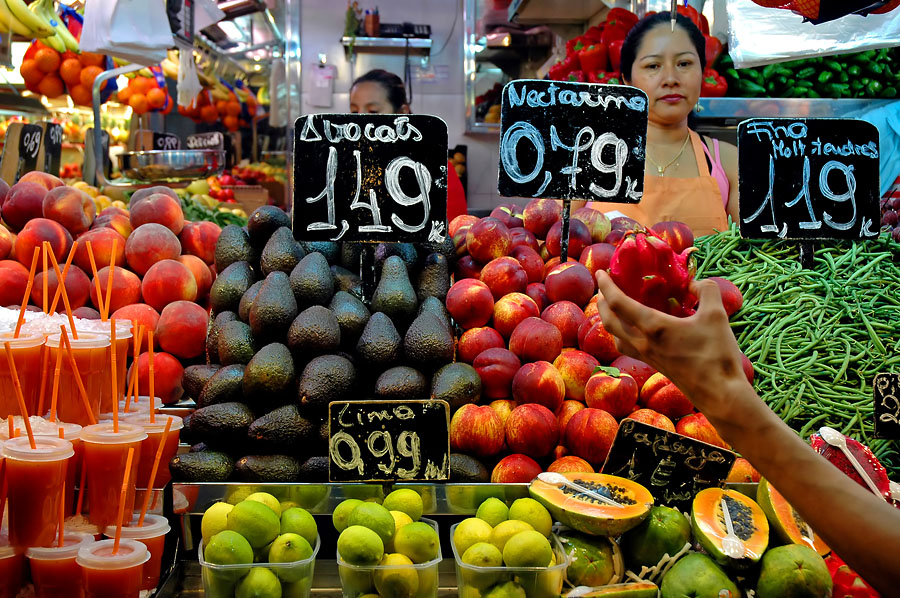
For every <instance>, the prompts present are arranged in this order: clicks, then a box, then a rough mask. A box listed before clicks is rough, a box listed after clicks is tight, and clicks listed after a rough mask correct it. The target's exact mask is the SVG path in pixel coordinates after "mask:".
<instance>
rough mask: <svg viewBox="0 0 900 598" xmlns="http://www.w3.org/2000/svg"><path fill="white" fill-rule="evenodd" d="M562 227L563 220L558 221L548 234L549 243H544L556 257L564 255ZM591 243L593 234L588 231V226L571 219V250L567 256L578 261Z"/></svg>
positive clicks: (569, 249)
mask: <svg viewBox="0 0 900 598" xmlns="http://www.w3.org/2000/svg"><path fill="white" fill-rule="evenodd" d="M562 225H563V222H562V220H558V221H557V222H556V223H555V224H554V225H553V226H551V227H550V230H549V231H548V232H547V241H546V242H545V243H544V244H545V245H546V246H547V251H548V252H550V255H552V256H554V257H556V256H558V255H562ZM591 242H592V239H591V232H590V231H589V230H588V227H587V225H585V223H584V222H582V221H581V220H576V219H575V218H571V219H569V248H568V250H567V252H566V255H568V256H569V258H570V259H576V258H577V257H578V256H580V255H581V252H582V251H584V248H585V247H588V246H589V245H590V244H591Z"/></svg>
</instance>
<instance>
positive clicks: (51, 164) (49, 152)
mask: <svg viewBox="0 0 900 598" xmlns="http://www.w3.org/2000/svg"><path fill="white" fill-rule="evenodd" d="M40 126H41V128H42V129H43V132H44V134H43V138H44V145H43V147H42V148H41V152H40V154H39V155H38V166H37V168H38V170H41V171H43V172H46V173H49V174H52V175H53V176H59V168H60V159H61V157H62V140H63V130H62V127H61V126H60V125H57V124H56V123H50V122H43V123H41V125H40Z"/></svg>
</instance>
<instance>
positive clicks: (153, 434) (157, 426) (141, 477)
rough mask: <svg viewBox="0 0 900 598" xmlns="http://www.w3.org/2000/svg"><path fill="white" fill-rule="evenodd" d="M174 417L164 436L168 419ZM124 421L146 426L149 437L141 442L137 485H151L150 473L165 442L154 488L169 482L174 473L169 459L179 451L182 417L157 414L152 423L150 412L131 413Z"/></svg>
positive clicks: (145, 429)
mask: <svg viewBox="0 0 900 598" xmlns="http://www.w3.org/2000/svg"><path fill="white" fill-rule="evenodd" d="M169 418H172V425H171V426H170V427H169V433H168V434H166V435H165V437H163V433H164V432H165V431H166V421H167V420H168V419H169ZM124 421H125V422H126V423H129V424H136V425H138V426H141V427H143V428H144V432H146V434H147V439H146V440H144V442H143V443H142V444H141V462H140V463H139V464H138V475H137V487H138V488H149V487H150V474H151V473H152V470H153V461H154V460H155V459H156V451H157V450H158V449H159V445H160V444H163V452H162V457H161V458H160V460H159V468H158V469H157V471H156V480H155V481H154V483H153V487H154V488H162V487H164V486H165V485H166V484H168V483H169V480H171V479H172V475H171V474H170V473H169V461H171V460H172V457H174V456H175V453H177V452H178V437H179V435H180V434H181V432H180V430H181V428H183V427H184V424H183V422H182V420H181V418H180V417H178V416H176V415H163V414H161V413H160V414H157V415H156V416H155V417H154V421H153V423H150V413H148V412H143V413H131V414H128V415H126V416H125V417H124Z"/></svg>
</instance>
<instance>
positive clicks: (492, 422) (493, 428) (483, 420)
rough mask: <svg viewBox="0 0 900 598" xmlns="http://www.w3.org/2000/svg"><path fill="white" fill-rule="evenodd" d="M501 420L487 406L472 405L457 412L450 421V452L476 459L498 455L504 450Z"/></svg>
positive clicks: (464, 406) (465, 406)
mask: <svg viewBox="0 0 900 598" xmlns="http://www.w3.org/2000/svg"><path fill="white" fill-rule="evenodd" d="M503 439H504V431H503V426H502V424H501V423H500V418H499V417H497V414H496V413H494V410H493V409H491V408H490V407H488V406H487V405H483V406H478V405H473V404H471V403H469V404H467V405H463V406H462V407H460V408H459V409H457V410H456V413H454V414H453V417H452V418H451V420H450V450H452V451H455V452H460V453H465V454H467V455H474V456H476V457H490V456H492V455H496V454H497V453H499V452H500V450H501V449H502V448H503Z"/></svg>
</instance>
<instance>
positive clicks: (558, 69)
mask: <svg viewBox="0 0 900 598" xmlns="http://www.w3.org/2000/svg"><path fill="white" fill-rule="evenodd" d="M568 74H569V72H568V71H567V70H566V67H565V65H564V63H562V62H557V63H556V64H554V65H553V66H551V67H550V70H549V71H548V72H547V76H548V77H550V79H551V80H552V81H565V80H566V75H568Z"/></svg>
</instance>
